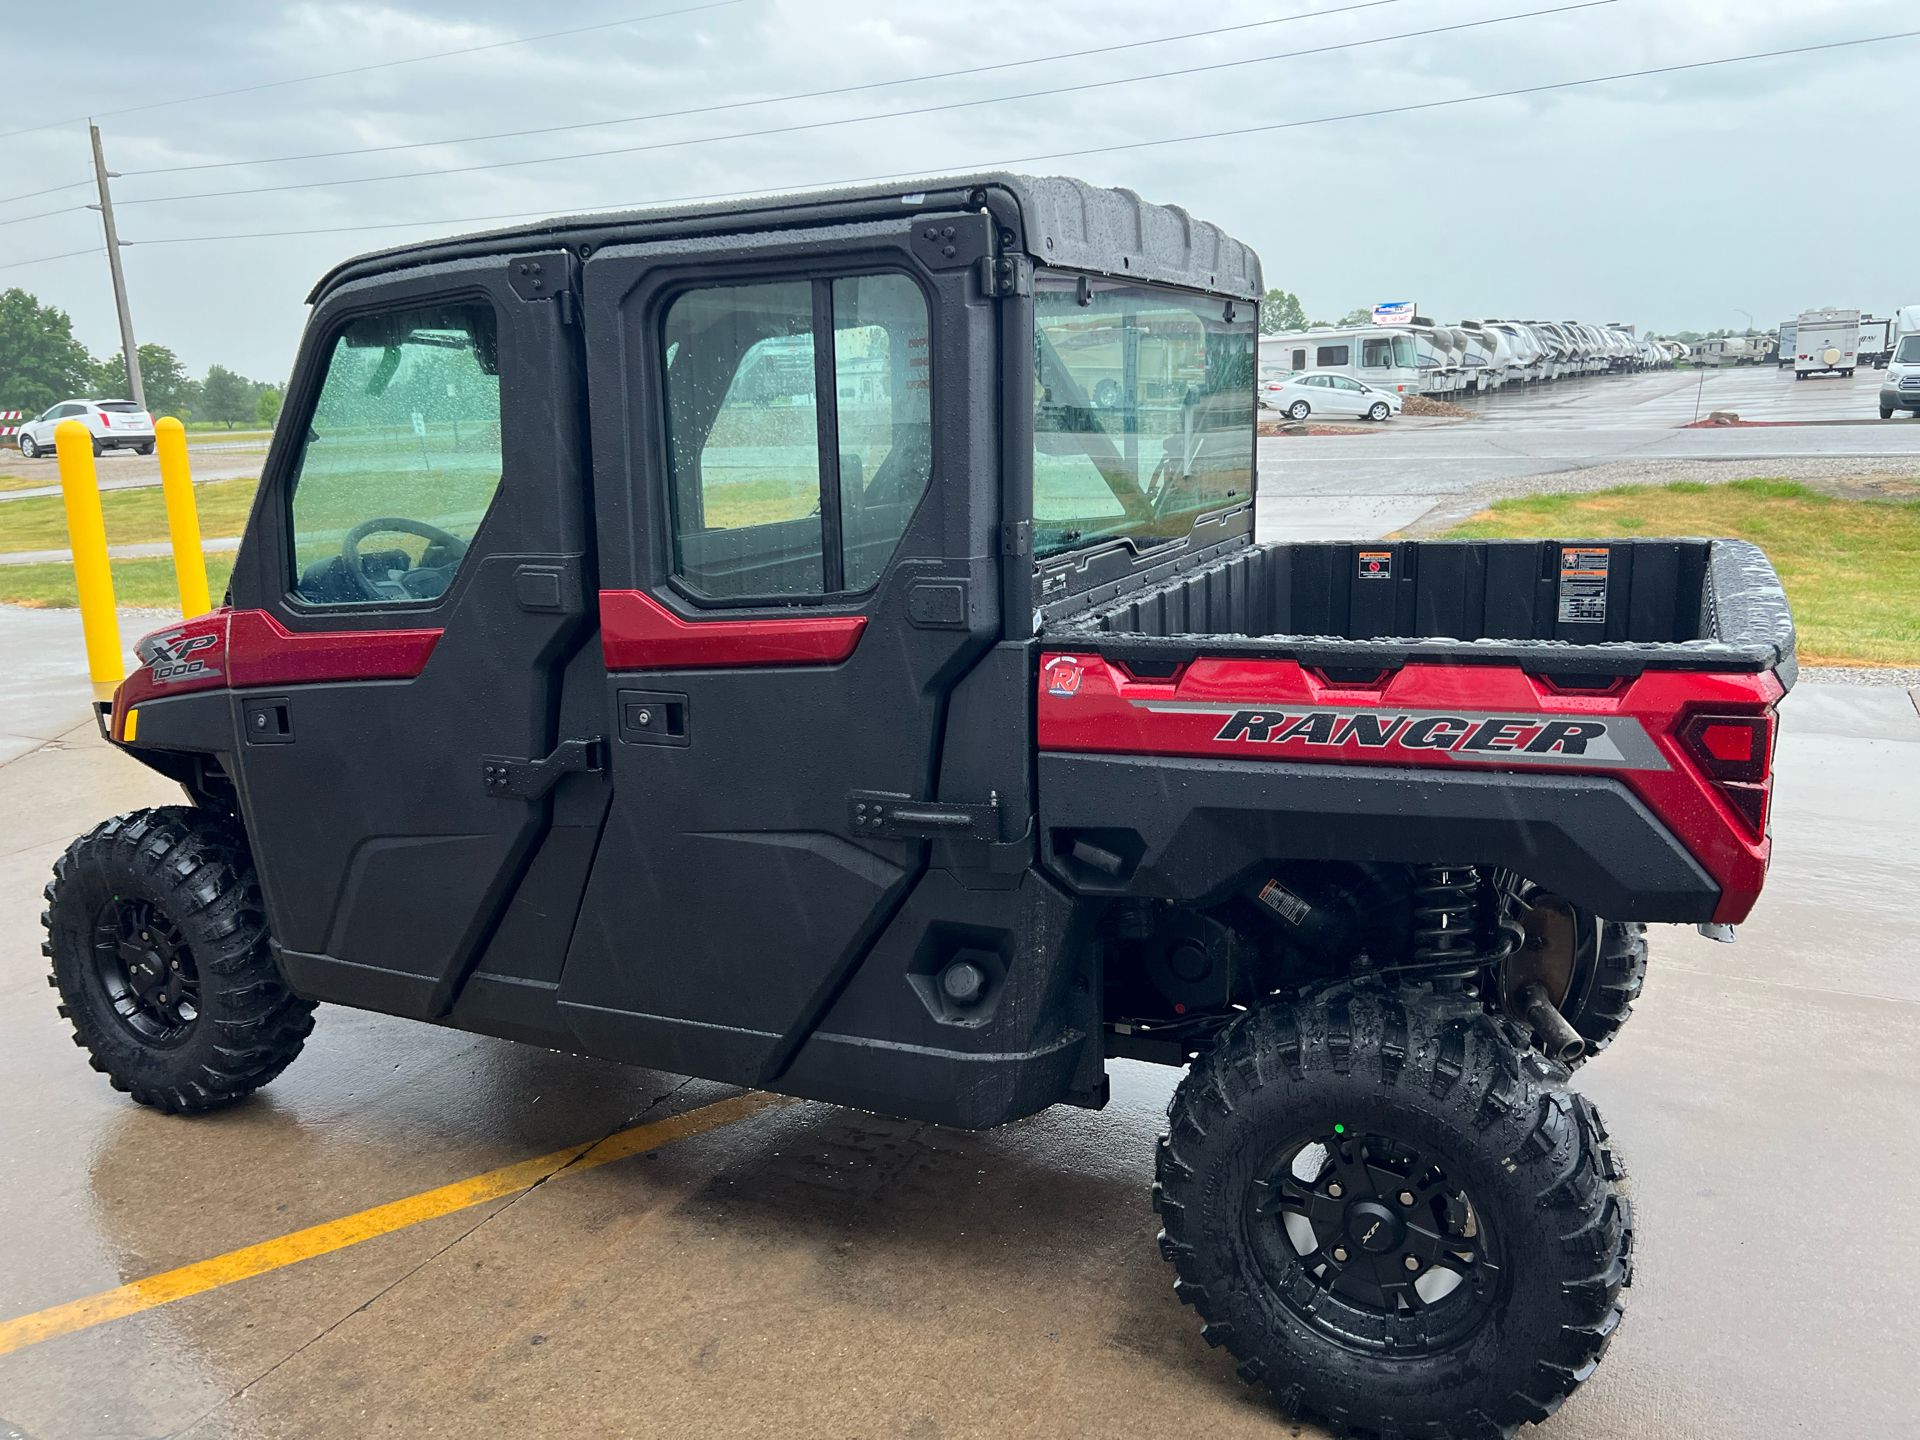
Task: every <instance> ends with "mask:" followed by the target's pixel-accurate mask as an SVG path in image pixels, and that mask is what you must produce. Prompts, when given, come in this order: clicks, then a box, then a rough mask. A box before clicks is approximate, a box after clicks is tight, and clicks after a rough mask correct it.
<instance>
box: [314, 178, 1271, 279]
mask: <svg viewBox="0 0 1920 1440" xmlns="http://www.w3.org/2000/svg"><path fill="white" fill-rule="evenodd" d="M990 191H998V192H1000V193H1001V194H1003V195H1005V196H1007V197H1010V198H1011V199H1012V200H1013V202H1014V204H1015V206H1016V207H1017V208H1018V210H1019V214H1020V220H1021V225H1022V228H1023V230H1024V232H1025V233H1024V238H1023V243H1024V246H1025V248H1026V250H1027V253H1028V254H1030V255H1031V256H1033V258H1034V259H1035V260H1036V261H1037V262H1038V263H1040V264H1043V265H1053V266H1059V267H1061V268H1063V269H1068V270H1082V271H1088V272H1090V273H1093V274H1096V275H1110V276H1115V277H1119V278H1124V279H1132V280H1143V281H1154V282H1158V283H1161V284H1169V285H1181V286H1185V287H1187V288H1189V289H1194V290H1204V291H1208V292H1212V293H1216V294H1221V295H1230V296H1233V297H1235V298H1237V299H1247V300H1258V299H1259V298H1260V296H1261V294H1262V293H1263V289H1262V286H1261V282H1260V259H1259V257H1258V256H1257V255H1255V254H1254V253H1253V250H1252V249H1251V248H1250V247H1249V246H1247V245H1245V244H1244V243H1242V242H1241V241H1238V240H1235V239H1234V238H1233V237H1231V236H1230V235H1228V234H1227V233H1226V232H1225V231H1224V230H1222V229H1221V228H1220V227H1219V226H1217V225H1214V224H1211V223H1210V222H1208V221H1205V220H1197V219H1195V218H1194V217H1193V216H1192V215H1190V214H1188V213H1187V212H1186V211H1185V210H1183V209H1181V208H1180V207H1179V206H1176V205H1155V204H1153V203H1151V202H1149V201H1146V200H1142V199H1141V198H1140V197H1139V196H1138V195H1136V194H1135V193H1134V192H1133V191H1131V190H1118V189H1108V188H1105V187H1102V186H1097V185H1089V184H1087V182H1086V181H1084V180H1074V179H1071V178H1068V177H1065V176H1048V177H1035V176H1030V175H1013V174H1008V173H1005V172H1000V171H986V172H981V173H979V174H971V175H949V176H941V177H938V178H934V179H927V180H909V181H894V182H891V183H889V184H885V185H858V186H849V187H842V188H835V189H825V190H807V191H798V192H794V193H791V194H782V195H754V196H748V197H744V198H741V199H729V200H715V201H707V202H703V203H697V204H671V205H659V206H646V207H643V208H638V209H631V210H608V211H599V212H594V213H591V214H585V215H562V216H556V217H554V218H552V219H548V220H540V221H535V222H532V223H529V224H524V225H513V226H507V227H504V228H501V229H497V230H482V231H477V232H474V233H472V234H467V235H458V236H453V237H450V238H447V239H441V240H425V241H417V242H415V243H413V244H409V245H396V246H392V247H389V248H386V249H382V250H374V251H370V252H368V253H367V254H364V255H359V256H356V257H355V258H353V259H351V260H347V261H344V262H342V263H341V264H339V265H336V266H335V267H334V268H333V269H332V270H329V271H328V272H327V273H326V274H325V275H323V276H321V277H320V280H319V282H318V283H317V284H316V285H315V286H314V287H313V290H312V291H311V292H310V293H309V294H308V296H307V301H308V303H309V304H311V303H313V302H314V301H315V300H317V299H319V297H320V296H321V295H323V294H325V293H326V292H327V291H329V290H331V289H333V288H334V287H335V286H336V285H341V284H345V283H346V282H348V281H350V280H358V279H362V278H365V277H367V276H371V275H378V274H386V273H390V272H392V271H394V270H398V269H402V268H405V267H408V266H413V265H428V264H433V263H435V262H438V261H444V260H462V259H469V258H473V257H478V256H486V255H496V254H515V253H522V252H525V251H529V250H536V249H553V248H556V247H559V246H563V245H564V246H566V247H568V248H570V249H572V250H574V251H575V252H576V253H582V254H591V253H592V252H593V251H595V250H598V249H599V248H600V247H601V246H603V245H610V244H617V243H621V242H630V241H645V240H666V239H674V238H678V237H684V236H694V235H706V234H713V233H716V232H725V231H734V230H740V231H759V232H764V231H768V230H783V229H797V228H801V227H807V226H816V225H827V224H845V223H849V222H854V221H862V220H881V219H889V218H893V217H897V216H903V217H912V216H917V215H926V214H931V213H937V212H943V211H954V210H978V209H979V208H980V207H981V206H982V205H983V204H985V203H986V201H987V196H988V193H989V192H990Z"/></svg>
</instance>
